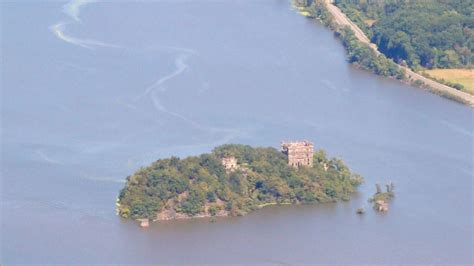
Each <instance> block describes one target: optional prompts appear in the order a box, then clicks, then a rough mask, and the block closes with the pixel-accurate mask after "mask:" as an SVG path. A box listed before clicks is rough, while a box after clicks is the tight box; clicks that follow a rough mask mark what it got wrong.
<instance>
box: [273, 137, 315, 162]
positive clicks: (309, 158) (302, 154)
mask: <svg viewBox="0 0 474 266" xmlns="http://www.w3.org/2000/svg"><path fill="white" fill-rule="evenodd" d="M281 151H282V152H283V153H284V154H286V155H287V156H288V165H289V166H292V167H295V168H298V167H301V166H309V167H312V166H313V154H314V151H313V143H312V142H310V141H307V140H303V141H291V142H282V143H281Z"/></svg>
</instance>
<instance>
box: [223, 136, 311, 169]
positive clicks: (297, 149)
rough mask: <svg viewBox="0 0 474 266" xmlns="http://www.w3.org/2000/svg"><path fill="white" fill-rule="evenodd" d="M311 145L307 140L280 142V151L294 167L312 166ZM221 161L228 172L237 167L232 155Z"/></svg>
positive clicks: (235, 159)
mask: <svg viewBox="0 0 474 266" xmlns="http://www.w3.org/2000/svg"><path fill="white" fill-rule="evenodd" d="M313 147H314V145H313V143H312V142H310V141H307V140H303V141H289V142H285V141H284V142H282V143H281V151H282V152H283V153H284V154H286V156H288V165H289V166H292V167H295V168H299V167H312V166H313V154H314V151H313ZM221 163H222V165H223V166H224V168H225V170H226V171H228V172H233V171H235V170H237V169H239V165H238V162H237V158H235V157H233V156H229V157H223V158H221Z"/></svg>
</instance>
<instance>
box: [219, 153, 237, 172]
mask: <svg viewBox="0 0 474 266" xmlns="http://www.w3.org/2000/svg"><path fill="white" fill-rule="evenodd" d="M222 165H223V166H224V168H225V170H227V171H230V172H232V171H235V170H237V168H238V165H237V158H235V157H233V156H231V157H224V158H222Z"/></svg>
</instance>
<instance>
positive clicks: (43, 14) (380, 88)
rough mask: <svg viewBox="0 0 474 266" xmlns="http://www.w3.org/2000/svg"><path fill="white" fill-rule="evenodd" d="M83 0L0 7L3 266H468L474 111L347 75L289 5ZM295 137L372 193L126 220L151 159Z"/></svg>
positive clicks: (272, 1) (340, 54)
mask: <svg viewBox="0 0 474 266" xmlns="http://www.w3.org/2000/svg"><path fill="white" fill-rule="evenodd" d="M85 2H86V1H82V4H83V5H82V6H81V5H75V4H74V2H73V3H72V4H71V3H70V4H69V5H67V3H66V2H42V3H38V2H33V1H28V2H2V3H1V9H2V14H1V31H2V50H1V52H2V69H1V74H2V84H1V93H2V95H1V99H2V103H1V105H2V106H1V107H2V111H1V122H2V125H1V129H2V132H1V145H2V146H1V148H2V150H1V156H2V158H1V231H0V233H1V234H0V235H1V236H0V237H1V253H0V263H3V264H5V265H11V264H17V263H32V264H39V263H47V264H49V263H67V264H71V263H81V264H85V263H88V264H89V263H221V264H222V263H255V264H262V263H272V264H273V263H275V264H280V263H281V264H297V263H311V264H313V263H321V264H327V263H360V264H365V263H396V264H400V263H427V264H433V263H444V264H454V263H466V264H470V263H472V254H473V253H474V252H473V247H472V246H473V245H472V235H473V228H472V221H473V198H472V195H473V186H472V179H473V165H474V162H473V142H472V140H473V134H474V129H473V125H474V123H473V122H474V121H473V110H472V109H470V108H468V107H466V106H462V105H460V104H457V103H454V102H452V101H449V100H446V99H442V98H440V97H438V96H435V95H432V94H430V93H428V92H425V91H422V90H419V89H415V88H412V87H409V86H406V85H403V84H401V83H399V82H396V81H392V80H387V79H384V78H379V77H376V76H374V75H371V74H369V73H366V72H363V71H360V70H357V69H355V68H353V67H351V66H349V65H348V64H347V63H346V62H345V59H344V58H345V55H344V50H343V48H342V46H341V44H340V43H339V41H338V40H337V39H335V38H334V37H333V34H332V33H331V32H330V31H329V30H327V29H325V28H324V27H323V26H321V25H319V24H317V23H316V22H314V21H311V20H308V19H306V18H304V17H302V16H300V15H298V14H297V13H295V12H294V11H292V10H291V9H290V3H289V2H288V1H284V0H265V1H251V0H247V1H246V0H239V1H159V2H149V1H138V2H132V1H120V2H115V1H114V2H97V3H88V4H87V3H85ZM76 3H79V4H81V2H76ZM65 5H66V6H65ZM283 139H310V140H313V141H314V142H315V144H316V146H317V147H319V148H324V149H326V150H327V151H328V153H329V155H331V156H339V157H341V158H343V159H344V160H345V161H346V162H347V163H348V165H349V166H350V167H351V168H352V169H353V170H354V171H356V172H358V173H360V174H362V175H363V176H364V177H365V178H366V184H365V185H363V186H362V187H361V188H360V193H358V194H357V195H355V196H354V198H353V200H352V201H350V202H347V203H337V204H326V205H309V206H282V207H270V208H265V209H263V210H260V211H257V212H254V213H252V214H250V215H248V216H244V217H236V218H226V219H219V220H218V221H217V222H216V223H210V222H209V221H208V220H189V221H177V222H161V223H156V224H153V225H152V226H151V227H150V228H148V229H146V230H143V229H140V228H138V226H137V225H136V223H134V222H133V221H128V220H123V219H120V218H119V217H117V216H116V215H115V209H114V208H115V199H116V196H117V194H118V192H119V190H120V189H121V188H122V187H123V185H124V183H123V180H124V178H125V177H126V176H127V175H129V174H131V173H132V172H134V171H135V170H136V169H138V168H139V167H140V166H145V165H147V164H149V163H150V162H152V161H153V160H156V159H158V158H163V157H167V156H170V155H179V156H187V155H196V154H199V153H202V152H208V151H210V150H211V149H212V148H213V147H215V146H216V145H219V144H223V143H245V144H251V145H259V146H274V147H278V145H279V142H280V140H283ZM390 180H391V181H394V182H395V184H396V198H395V200H394V201H393V202H392V203H391V204H390V211H389V212H388V213H386V214H378V213H374V212H373V211H372V210H371V209H370V205H369V204H368V203H367V198H368V197H369V196H371V194H372V193H373V192H374V183H375V182H386V181H390ZM361 206H366V207H367V213H366V214H365V215H363V216H358V215H356V214H355V210H356V209H357V208H358V207H361Z"/></svg>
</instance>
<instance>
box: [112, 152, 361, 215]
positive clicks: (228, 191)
mask: <svg viewBox="0 0 474 266" xmlns="http://www.w3.org/2000/svg"><path fill="white" fill-rule="evenodd" d="M228 156H233V157H235V158H236V159H237V161H238V165H239V167H238V169H237V170H235V171H226V170H225V169H224V167H223V165H222V164H221V158H223V157H228ZM313 159H314V166H313V167H310V168H309V167H308V168H300V169H294V168H291V167H289V166H288V164H287V158H286V155H284V154H282V153H281V152H279V151H278V150H276V149H274V148H253V147H250V146H246V145H223V146H220V147H218V148H216V149H215V150H214V151H213V152H212V153H209V154H203V155H200V156H193V157H188V158H185V159H178V158H175V157H172V158H169V159H161V160H158V161H156V162H154V163H153V164H152V165H151V166H149V167H146V168H142V169H140V170H139V171H137V172H136V173H135V174H133V175H131V176H129V177H128V178H127V183H126V185H125V187H124V188H123V189H122V191H121V192H120V195H119V198H118V210H119V214H120V215H121V216H123V217H131V218H134V219H138V218H150V219H154V218H156V215H157V212H159V211H160V210H163V209H166V208H173V211H175V212H177V213H183V214H186V215H188V216H193V215H197V214H199V213H203V212H205V211H208V212H209V213H211V215H213V214H215V213H216V211H217V210H218V209H219V207H222V206H224V207H223V208H225V211H227V212H228V213H229V215H239V214H243V213H246V212H249V211H251V210H254V209H256V208H258V207H259V206H262V205H265V204H272V203H312V202H329V201H336V200H337V199H344V200H348V199H349V196H350V194H351V193H352V192H353V191H354V190H355V187H356V186H357V185H359V184H360V183H361V182H362V177H360V176H359V175H356V174H353V173H351V172H350V171H349V169H348V168H347V166H345V165H344V163H343V162H342V161H341V160H339V159H335V158H333V159H328V158H327V157H326V155H325V153H324V151H322V150H320V151H317V152H316V153H315V155H314V158H313ZM218 203H220V204H221V205H219V204H218Z"/></svg>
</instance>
